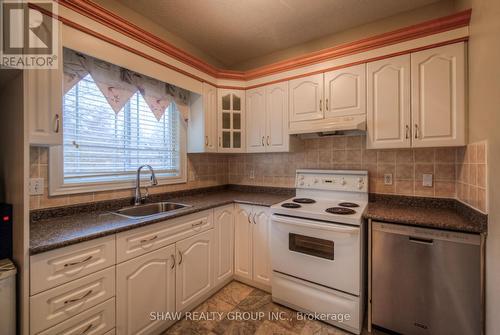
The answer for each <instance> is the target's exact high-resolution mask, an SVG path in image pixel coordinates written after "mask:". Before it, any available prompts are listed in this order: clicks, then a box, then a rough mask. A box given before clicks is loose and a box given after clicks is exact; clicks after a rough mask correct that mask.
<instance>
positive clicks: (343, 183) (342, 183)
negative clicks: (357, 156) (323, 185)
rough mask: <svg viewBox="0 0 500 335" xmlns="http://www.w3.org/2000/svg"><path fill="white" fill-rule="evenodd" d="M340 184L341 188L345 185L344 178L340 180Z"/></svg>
mask: <svg viewBox="0 0 500 335" xmlns="http://www.w3.org/2000/svg"><path fill="white" fill-rule="evenodd" d="M340 184H341V185H342V186H343V185H345V184H347V182H346V181H345V179H344V178H342V180H341V181H340Z"/></svg>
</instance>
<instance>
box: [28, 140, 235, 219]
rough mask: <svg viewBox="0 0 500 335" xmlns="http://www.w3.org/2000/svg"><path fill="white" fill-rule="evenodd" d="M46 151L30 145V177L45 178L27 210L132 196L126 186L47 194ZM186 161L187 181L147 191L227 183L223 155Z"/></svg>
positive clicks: (225, 163)
mask: <svg viewBox="0 0 500 335" xmlns="http://www.w3.org/2000/svg"><path fill="white" fill-rule="evenodd" d="M48 152H49V150H48V148H44V147H31V148H30V178H39V177H41V178H44V179H45V190H44V194H43V195H36V196H33V195H32V196H30V209H40V208H48V207H58V206H66V205H73V204H81V203H87V202H93V201H101V200H110V199H118V198H127V197H132V196H134V190H133V189H125V190H116V191H104V192H94V193H82V194H72V195H64V196H57V197H49V196H48V189H47V185H48V183H47V179H48V169H49V165H48V161H49V159H48ZM187 161H188V174H187V175H188V182H187V183H184V184H175V185H162V186H156V187H151V188H149V193H151V194H154V193H164V192H172V191H180V190H185V189H193V188H200V187H208V186H217V185H224V184H227V180H228V179H227V172H228V165H227V156H226V155H209V154H188V159H187Z"/></svg>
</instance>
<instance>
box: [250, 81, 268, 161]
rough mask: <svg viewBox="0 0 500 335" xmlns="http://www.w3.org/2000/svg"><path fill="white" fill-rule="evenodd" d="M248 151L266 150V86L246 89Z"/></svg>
mask: <svg viewBox="0 0 500 335" xmlns="http://www.w3.org/2000/svg"><path fill="white" fill-rule="evenodd" d="M246 104H247V106H246V116H247V120H246V121H247V122H246V125H247V128H246V134H247V152H265V151H266V142H265V140H266V88H265V87H259V88H254V89H251V90H248V91H246Z"/></svg>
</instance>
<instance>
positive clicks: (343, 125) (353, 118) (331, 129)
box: [289, 114, 366, 135]
mask: <svg viewBox="0 0 500 335" xmlns="http://www.w3.org/2000/svg"><path fill="white" fill-rule="evenodd" d="M345 131H366V115H364V114H359V115H347V116H338V117H331V118H327V119H320V120H311V121H300V122H290V130H289V133H290V134H292V135H293V134H310V133H335V132H345Z"/></svg>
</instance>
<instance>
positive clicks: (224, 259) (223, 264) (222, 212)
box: [214, 204, 234, 286]
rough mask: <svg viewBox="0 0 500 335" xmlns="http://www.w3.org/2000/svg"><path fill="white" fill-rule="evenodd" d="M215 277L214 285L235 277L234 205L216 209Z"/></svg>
mask: <svg viewBox="0 0 500 335" xmlns="http://www.w3.org/2000/svg"><path fill="white" fill-rule="evenodd" d="M214 226H215V229H214V235H215V270H214V274H215V279H214V286H219V285H223V284H224V283H225V282H227V281H228V280H230V279H231V278H232V277H233V273H234V271H233V268H234V267H233V264H234V205H233V204H230V205H227V206H223V207H219V208H216V209H215V210H214Z"/></svg>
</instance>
